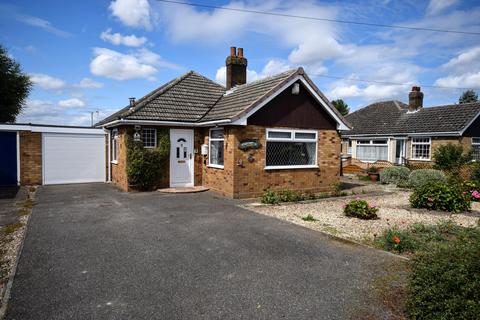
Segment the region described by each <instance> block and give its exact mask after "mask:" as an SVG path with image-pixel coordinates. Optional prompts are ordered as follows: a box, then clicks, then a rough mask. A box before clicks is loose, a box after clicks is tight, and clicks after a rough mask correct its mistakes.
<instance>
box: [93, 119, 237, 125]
mask: <svg viewBox="0 0 480 320" xmlns="http://www.w3.org/2000/svg"><path fill="white" fill-rule="evenodd" d="M231 122H232V121H231V120H229V119H225V120H215V121H206V122H177V121H155V120H125V119H119V120H114V121H111V122H107V123H105V124H102V125H99V126H98V127H116V126H120V125H124V124H140V125H160V126H162V125H163V126H176V127H208V126H212V125H218V124H227V123H231Z"/></svg>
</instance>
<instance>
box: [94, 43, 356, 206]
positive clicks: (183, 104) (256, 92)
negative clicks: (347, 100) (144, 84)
mask: <svg viewBox="0 0 480 320" xmlns="http://www.w3.org/2000/svg"><path fill="white" fill-rule="evenodd" d="M226 72H227V74H226V88H225V87H223V86H221V85H219V84H218V83H216V82H214V81H212V80H210V79H208V78H206V77H204V76H202V75H200V74H198V73H196V72H194V71H190V72H188V73H186V74H184V75H183V76H181V77H179V78H177V79H174V80H172V81H170V82H168V83H166V84H165V85H163V86H161V87H160V88H158V89H156V90H154V91H153V92H151V93H149V94H147V95H146V96H144V97H143V98H141V99H139V100H138V101H135V100H134V99H131V103H130V104H129V105H128V106H127V107H125V108H123V109H121V110H120V111H118V112H116V113H114V114H113V115H111V116H109V117H107V118H106V119H104V120H103V121H101V122H100V123H98V124H97V125H96V126H97V127H102V128H105V129H107V130H108V132H109V135H110V147H109V159H110V160H109V163H110V176H111V181H112V182H113V183H114V184H115V185H116V186H118V187H119V188H120V189H122V190H125V191H127V190H129V189H130V188H131V186H130V185H129V181H128V177H127V173H126V167H127V156H126V148H127V144H126V139H127V137H130V138H132V137H136V138H137V140H141V141H142V143H143V146H144V147H145V148H155V147H157V141H158V134H159V132H160V131H161V132H165V131H166V132H167V134H168V135H169V139H170V157H169V158H170V159H169V164H168V165H167V166H166V168H165V170H166V172H167V174H166V179H163V180H162V181H159V182H158V185H157V187H192V186H204V187H207V188H210V189H213V190H216V191H219V192H221V193H223V194H225V195H227V196H230V197H234V198H244V197H254V196H259V195H261V194H262V193H263V192H264V190H265V189H267V188H272V189H290V190H298V191H305V192H307V191H308V192H321V191H328V190H329V189H330V187H331V185H332V183H334V182H336V181H337V180H338V177H339V172H340V149H341V139H340V130H348V129H349V125H348V124H347V122H346V121H345V120H344V118H343V117H342V116H341V115H340V114H339V113H338V111H337V110H336V109H335V108H334V107H333V106H332V105H331V104H330V102H329V100H328V99H327V98H326V97H325V96H324V95H323V94H322V93H321V92H320V90H319V89H318V88H317V87H316V86H315V84H314V83H313V82H312V80H311V79H310V78H309V77H308V76H307V75H306V74H305V72H304V70H303V69H302V68H298V69H295V70H290V71H287V72H282V73H279V74H277V75H273V76H271V77H268V78H265V79H262V80H259V81H254V82H250V83H246V80H247V59H246V58H245V57H244V56H243V49H242V48H239V49H238V51H237V50H236V48H235V47H232V48H231V52H230V56H228V57H227V59H226Z"/></svg>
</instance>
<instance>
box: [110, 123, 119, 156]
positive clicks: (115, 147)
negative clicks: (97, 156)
mask: <svg viewBox="0 0 480 320" xmlns="http://www.w3.org/2000/svg"><path fill="white" fill-rule="evenodd" d="M110 146H111V150H110V152H111V161H112V163H117V162H118V160H117V159H118V130H117V129H113V130H112V135H111V141H110Z"/></svg>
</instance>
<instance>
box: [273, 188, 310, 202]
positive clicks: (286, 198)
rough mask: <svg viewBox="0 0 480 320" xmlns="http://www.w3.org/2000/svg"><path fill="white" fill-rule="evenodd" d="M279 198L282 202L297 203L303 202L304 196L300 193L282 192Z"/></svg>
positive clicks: (279, 193)
mask: <svg viewBox="0 0 480 320" xmlns="http://www.w3.org/2000/svg"><path fill="white" fill-rule="evenodd" d="M278 196H279V198H280V201H281V202H297V201H302V200H304V199H303V195H302V194H301V193H300V192H298V191H293V190H282V191H280V192H278Z"/></svg>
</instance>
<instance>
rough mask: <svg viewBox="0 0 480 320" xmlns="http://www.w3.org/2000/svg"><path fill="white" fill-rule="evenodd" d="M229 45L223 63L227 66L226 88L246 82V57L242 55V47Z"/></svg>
mask: <svg viewBox="0 0 480 320" xmlns="http://www.w3.org/2000/svg"><path fill="white" fill-rule="evenodd" d="M236 50H237V49H236V47H230V56H228V57H227V59H226V61H225V64H226V67H227V83H226V86H227V90H230V89H231V88H233V87H235V86H236V85H242V84H245V83H247V59H246V58H245V57H244V56H243V48H238V55H237V52H236Z"/></svg>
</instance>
